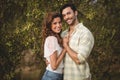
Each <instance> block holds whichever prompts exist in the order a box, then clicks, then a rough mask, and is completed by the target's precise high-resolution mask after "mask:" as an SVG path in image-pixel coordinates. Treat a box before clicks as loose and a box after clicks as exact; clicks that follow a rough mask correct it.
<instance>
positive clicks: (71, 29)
mask: <svg viewBox="0 0 120 80" xmlns="http://www.w3.org/2000/svg"><path fill="white" fill-rule="evenodd" d="M77 24H79V22H78V20H76V21H75V23H74V24H73V25H70V26H69V28H70V31H73V30H74V28H75V26H76V25H77Z"/></svg>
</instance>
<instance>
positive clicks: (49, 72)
mask: <svg viewBox="0 0 120 80" xmlns="http://www.w3.org/2000/svg"><path fill="white" fill-rule="evenodd" d="M47 73H48V74H51V75H55V76H59V77H63V74H60V73H55V72H52V71H49V70H46V72H45V74H47Z"/></svg>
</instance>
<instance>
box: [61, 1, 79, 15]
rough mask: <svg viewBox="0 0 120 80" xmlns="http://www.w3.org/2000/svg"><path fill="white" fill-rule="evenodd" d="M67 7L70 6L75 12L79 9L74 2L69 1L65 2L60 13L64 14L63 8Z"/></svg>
mask: <svg viewBox="0 0 120 80" xmlns="http://www.w3.org/2000/svg"><path fill="white" fill-rule="evenodd" d="M67 7H70V8H71V9H72V10H73V11H74V12H75V11H77V9H76V7H75V5H74V4H72V3H67V4H64V5H63V6H62V7H61V8H60V14H62V11H63V9H65V8H67Z"/></svg>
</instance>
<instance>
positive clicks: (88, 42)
mask: <svg viewBox="0 0 120 80" xmlns="http://www.w3.org/2000/svg"><path fill="white" fill-rule="evenodd" d="M93 45H94V39H93V36H92V35H91V34H90V33H87V34H84V35H83V36H82V37H81V38H80V40H79V46H78V52H77V53H78V55H77V56H78V59H79V60H80V62H81V63H84V62H85V61H86V59H87V58H88V56H89V54H90V52H91V50H92V48H93Z"/></svg>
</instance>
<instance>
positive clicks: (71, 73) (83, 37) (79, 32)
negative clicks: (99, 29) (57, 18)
mask: <svg viewBox="0 0 120 80" xmlns="http://www.w3.org/2000/svg"><path fill="white" fill-rule="evenodd" d="M67 33H68V30H66V31H64V32H63V33H62V35H63V36H64V35H66V34H67ZM93 45H94V38H93V35H92V33H91V32H90V31H89V30H88V29H87V28H86V27H85V26H84V25H83V24H82V23H79V24H78V25H76V26H75V29H74V31H73V33H72V34H71V37H70V39H69V46H70V48H71V49H72V50H74V51H75V52H76V53H77V56H78V59H79V60H80V64H76V63H75V62H74V61H73V60H72V59H71V57H70V56H69V55H68V53H67V54H66V56H65V63H64V65H65V67H64V80H90V77H91V74H90V70H89V65H88V63H87V58H88V56H89V54H90V52H91V50H92V48H93Z"/></svg>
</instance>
